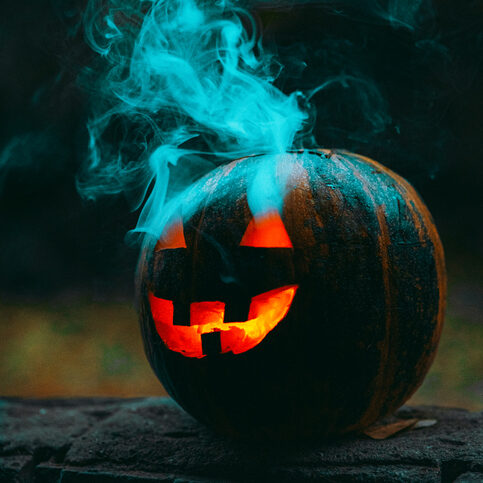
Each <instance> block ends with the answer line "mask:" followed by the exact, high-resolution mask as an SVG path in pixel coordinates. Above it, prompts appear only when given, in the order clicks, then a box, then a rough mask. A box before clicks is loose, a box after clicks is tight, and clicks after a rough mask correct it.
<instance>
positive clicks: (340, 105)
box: [78, 0, 433, 235]
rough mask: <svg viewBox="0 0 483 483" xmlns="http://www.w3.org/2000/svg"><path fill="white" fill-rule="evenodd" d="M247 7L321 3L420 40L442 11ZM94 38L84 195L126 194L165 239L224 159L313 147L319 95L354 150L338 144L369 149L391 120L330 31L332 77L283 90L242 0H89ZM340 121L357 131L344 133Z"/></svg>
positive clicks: (427, 6)
mask: <svg viewBox="0 0 483 483" xmlns="http://www.w3.org/2000/svg"><path fill="white" fill-rule="evenodd" d="M245 4H246V5H248V6H250V5H251V6H256V7H257V8H258V9H262V10H263V9H264V8H267V9H272V10H273V9H275V10H276V8H278V7H287V6H288V7H290V6H294V5H295V4H316V5H318V6H322V7H324V8H325V9H326V10H327V11H329V12H330V14H331V15H333V16H334V15H335V16H342V17H347V18H350V19H351V20H353V21H355V22H360V23H372V24H374V23H376V24H377V23H381V24H382V23H384V24H386V25H387V24H389V25H390V26H391V27H393V28H395V29H401V30H404V31H406V32H410V35H414V38H415V39H417V38H418V35H417V34H416V32H417V31H418V29H419V28H420V26H421V25H423V24H424V25H426V26H427V25H428V22H429V23H430V22H431V18H432V15H433V9H432V6H431V0H414V1H412V2H403V1H401V0H360V1H355V0H330V1H328V0H318V1H310V0H308V1H302V2H294V1H285V2H284V1H280V2H270V1H267V2H264V1H260V0H253V1H251V2H250V1H247V2H245ZM85 32H86V37H87V41H88V43H89V44H90V46H91V47H92V48H93V49H94V51H95V52H97V54H99V55H98V58H99V62H98V64H96V65H95V66H93V67H92V69H91V71H90V80H91V82H92V86H91V89H92V90H93V92H94V96H93V99H94V102H93V107H92V115H91V118H90V120H89V123H88V126H87V129H88V133H89V159H88V162H87V163H86V166H85V169H84V170H83V172H82V173H81V175H80V176H79V179H78V188H79V190H80V192H81V193H82V194H83V195H84V196H85V197H87V198H95V197H97V196H99V195H103V194H115V193H121V192H122V193H124V194H125V195H127V196H128V197H129V198H130V199H131V202H132V204H133V206H134V207H136V208H137V207H140V206H142V207H143V209H142V211H141V215H140V217H139V221H138V225H137V227H136V229H135V231H137V232H140V233H151V234H153V235H159V231H160V229H161V228H162V226H161V225H162V224H160V222H159V219H160V218H159V216H160V215H159V213H160V211H162V209H163V207H164V206H165V205H166V202H167V200H168V199H169V198H172V196H173V195H174V194H176V193H179V192H180V191H182V190H183V189H184V188H186V187H187V186H189V185H190V183H191V182H192V181H193V180H194V179H195V178H197V177H199V176H200V175H201V174H204V173H205V172H207V171H208V170H209V169H211V168H212V167H213V166H214V165H215V164H219V163H222V162H225V161H227V160H230V159H235V158H238V157H242V156H246V155H250V154H262V153H264V154H267V153H268V154H274V153H283V152H285V151H287V150H290V149H294V148H299V147H312V146H311V145H310V143H311V144H312V145H313V144H314V142H315V141H314V140H313V138H312V137H309V135H308V134H310V133H311V132H312V128H313V126H312V123H313V119H314V118H315V113H314V111H313V108H311V107H310V104H309V102H310V100H311V99H315V96H318V99H320V94H319V93H320V92H321V91H324V99H327V102H326V104H324V105H323V106H322V109H320V107H321V106H320V102H319V106H318V107H319V114H318V124H320V126H323V129H325V130H326V133H328V137H327V136H326V138H327V139H330V140H332V139H334V138H336V139H338V137H342V138H344V143H347V144H346V145H336V146H332V145H331V146H329V147H339V148H346V147H348V148H351V147H352V146H353V145H355V146H356V147H357V146H359V145H369V144H370V143H371V142H372V140H374V139H376V137H378V136H379V138H380V137H381V136H384V133H385V132H386V131H387V130H388V129H389V127H390V126H391V123H392V122H393V120H392V117H391V112H390V109H389V107H388V104H387V102H386V99H385V96H384V95H383V93H382V91H381V89H380V86H378V84H377V83H376V82H375V81H374V80H373V79H372V78H371V72H370V71H367V72H365V67H364V65H362V64H363V60H360V59H358V57H357V56H358V53H359V51H358V50H355V49H356V48H357V47H356V46H354V44H353V43H352V42H351V41H348V40H347V41H344V40H341V39H336V40H337V41H336V42H335V41H333V39H332V38H331V34H330V33H328V34H327V35H326V34H325V33H324V32H321V33H320V40H318V42H319V44H320V46H321V47H320V49H322V50H321V51H320V53H318V54H317V56H318V57H317V58H318V59H319V62H320V65H321V66H322V67H323V68H324V69H326V70H325V71H324V72H320V70H321V69H319V70H318V72H317V78H316V81H315V82H314V84H313V85H312V86H310V88H309V89H307V91H306V95H305V96H304V95H302V93H301V92H299V91H298V90H297V84H295V85H294V86H293V88H294V91H293V92H292V93H291V94H286V93H284V92H282V91H281V90H280V89H278V88H277V87H276V85H275V83H276V81H277V79H279V77H280V74H281V73H282V72H283V68H282V66H281V65H280V63H279V62H278V61H277V59H276V58H275V57H274V55H273V54H272V53H270V52H267V51H266V50H265V49H264V46H263V45H262V41H261V39H260V38H259V36H258V35H259V34H258V32H257V29H256V22H255V21H254V19H253V18H252V16H251V15H250V13H249V12H248V11H247V10H245V9H243V8H241V7H240V6H239V3H238V2H236V1H235V0H219V1H208V0H145V1H134V0H103V1H101V0H89V1H88V7H87V10H86V12H85ZM344 42H345V43H344ZM299 64H300V65H299V68H300V66H302V68H303V65H304V62H303V61H301V60H299ZM309 67H310V66H309ZM288 77H290V75H289V76H288ZM305 87H307V86H305ZM342 91H343V92H342ZM332 92H333V93H334V94H332ZM341 92H342V94H341V95H339V93H341ZM324 102H325V101H324ZM334 112H335V113H336V114H337V113H338V114H339V115H338V117H337V115H336V117H337V120H335V119H334V116H333V113H334ZM341 118H342V122H343V123H346V124H347V123H349V125H350V122H352V124H355V125H356V127H355V128H354V129H352V130H351V129H349V128H347V127H342V128H339V127H338V124H337V123H338V122H341ZM326 123H329V126H325V124H326ZM320 126H319V127H320ZM391 128H392V129H393V131H397V130H398V129H399V128H398V126H397V125H396V124H395V125H394V126H391ZM337 129H339V131H340V135H338V137H337V136H335V137H334V135H333V134H334V132H337ZM319 131H320V129H318V130H317V132H319ZM331 135H332V137H331ZM307 139H308V140H309V141H307ZM321 141H322V142H324V139H320V136H319V142H321ZM331 142H332V141H331ZM304 144H305V146H304ZM336 144H338V143H336ZM259 178H260V177H258V178H256V179H259ZM254 179H255V178H254ZM267 180H268V178H267ZM258 184H260V183H258ZM277 189H278V188H277ZM277 189H275V191H277ZM251 191H253V189H252V190H251ZM282 191H283V189H282ZM255 198H256V199H258V198H260V197H259V196H258V197H257V196H255V197H253V196H251V199H255ZM260 199H261V198H260Z"/></svg>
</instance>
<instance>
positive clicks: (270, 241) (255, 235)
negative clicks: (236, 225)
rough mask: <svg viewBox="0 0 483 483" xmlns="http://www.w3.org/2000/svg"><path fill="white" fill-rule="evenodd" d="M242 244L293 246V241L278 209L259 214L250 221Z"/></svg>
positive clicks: (250, 245) (273, 246) (248, 245)
mask: <svg viewBox="0 0 483 483" xmlns="http://www.w3.org/2000/svg"><path fill="white" fill-rule="evenodd" d="M240 245H241V246H246V247H266V248H292V247H293V245H292V242H291V241H290V238H289V236H288V233H287V230H286V229H285V226H284V224H283V221H282V218H280V214H279V213H278V211H277V210H272V211H268V212H267V213H263V214H261V215H257V216H255V217H254V218H252V220H251V221H250V223H249V225H248V227H247V229H246V231H245V234H244V235H243V238H242V241H241V242H240Z"/></svg>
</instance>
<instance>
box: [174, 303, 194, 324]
mask: <svg viewBox="0 0 483 483" xmlns="http://www.w3.org/2000/svg"><path fill="white" fill-rule="evenodd" d="M173 308H174V310H173V325H185V326H189V325H190V304H187V303H183V302H176V301H174V302H173Z"/></svg>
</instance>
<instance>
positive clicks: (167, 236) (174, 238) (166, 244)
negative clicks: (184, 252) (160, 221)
mask: <svg viewBox="0 0 483 483" xmlns="http://www.w3.org/2000/svg"><path fill="white" fill-rule="evenodd" d="M167 248H186V240H185V238H184V232H183V220H182V219H181V217H179V218H176V219H175V220H174V221H172V222H171V223H170V224H169V226H168V228H167V229H166V230H165V233H163V235H162V236H161V238H160V239H159V240H158V243H156V246H155V248H154V251H156V252H157V251H159V250H165V249H167Z"/></svg>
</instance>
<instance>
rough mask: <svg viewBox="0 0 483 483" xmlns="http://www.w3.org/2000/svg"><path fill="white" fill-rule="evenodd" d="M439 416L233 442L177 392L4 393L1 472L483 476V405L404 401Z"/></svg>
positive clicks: (204, 477)
mask: <svg viewBox="0 0 483 483" xmlns="http://www.w3.org/2000/svg"><path fill="white" fill-rule="evenodd" d="M397 416H398V417H399V418H400V419H408V418H418V419H422V420H436V421H437V422H436V424H433V425H431V426H427V427H424V428H420V429H409V430H406V431H403V432H400V433H398V434H396V435H394V436H392V437H390V438H388V439H384V440H374V439H370V438H368V437H367V436H364V435H360V436H351V437H348V438H345V439H340V440H338V441H332V442H330V443H328V442H311V443H307V442H306V443H302V442H298V443H291V444H282V443H276V442H275V443H274V442H271V443H267V442H258V443H253V442H252V443H248V442H233V441H230V440H227V439H225V438H221V437H218V436H216V435H214V434H213V433H212V432H211V431H209V430H208V429H206V428H204V427H203V426H201V425H200V424H199V423H197V422H196V421H194V420H193V419H192V418H191V417H190V416H188V415H187V414H186V413H185V412H184V411H183V410H181V409H180V408H179V407H178V406H177V405H175V403H173V402H172V400H170V399H168V398H146V399H105V398H93V399H56V400H52V399H50V400H21V399H11V398H5V399H0V481H2V482H3V481H40V482H51V481H52V482H54V481H55V482H58V481H61V482H84V481H99V482H114V481H134V482H152V481H163V482H178V483H180V482H188V481H194V482H201V481H214V482H222V481H223V482H225V481H277V482H284V481H336V482H338V481H370V482H386V481H401V482H418V481H425V482H433V481H443V482H449V481H458V482H470V481H483V425H482V422H483V413H471V412H468V411H465V410H461V409H444V408H438V407H403V408H402V409H400V410H399V411H398V413H397Z"/></svg>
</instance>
